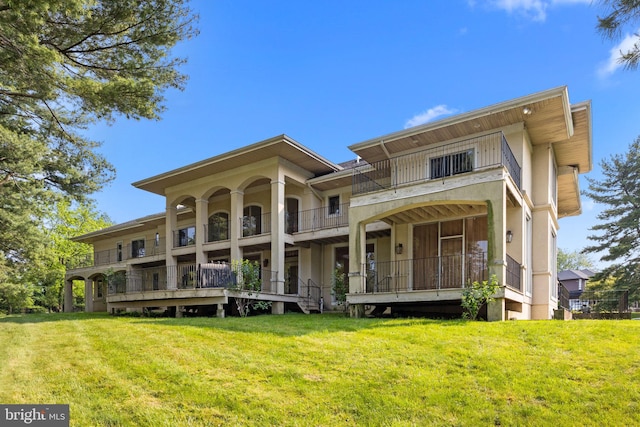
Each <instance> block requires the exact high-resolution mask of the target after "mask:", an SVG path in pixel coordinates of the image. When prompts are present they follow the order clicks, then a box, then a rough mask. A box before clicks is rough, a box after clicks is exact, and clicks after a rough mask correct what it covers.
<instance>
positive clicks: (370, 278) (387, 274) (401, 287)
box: [363, 253, 487, 293]
mask: <svg viewBox="0 0 640 427" xmlns="http://www.w3.org/2000/svg"><path fill="white" fill-rule="evenodd" d="M363 269H364V271H365V272H366V277H367V281H366V292H367V293H378V292H409V291H421V290H434V289H458V288H463V287H464V286H465V285H466V284H468V283H472V282H475V281H482V280H486V279H487V254H486V253H474V254H466V255H450V256H440V257H429V258H420V259H409V260H400V261H388V262H377V263H368V264H365V265H364V267H363Z"/></svg>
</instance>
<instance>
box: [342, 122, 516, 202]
mask: <svg viewBox="0 0 640 427" xmlns="http://www.w3.org/2000/svg"><path fill="white" fill-rule="evenodd" d="M500 165H502V166H504V167H505V168H506V169H507V171H508V172H509V174H510V175H511V177H512V178H513V180H514V182H515V183H516V185H517V186H518V188H520V165H519V164H518V162H517V160H516V158H515V156H514V155H513V152H512V151H511V148H510V147H509V144H508V143H507V140H506V138H505V137H504V134H503V133H502V132H496V133H492V134H489V135H484V136H480V137H476V138H471V139H467V140H464V141H459V142H455V143H451V144H447V145H443V146H439V147H435V148H429V149H426V150H422V151H419V152H415V153H411V154H406V155H403V156H398V157H394V158H392V159H387V160H382V161H379V162H375V163H371V164H365V165H363V166H360V167H357V168H355V169H354V171H353V184H352V191H353V194H354V195H357V194H366V193H370V192H373V191H379V190H386V189H390V188H397V187H401V186H404V185H408V184H412V183H416V182H425V181H430V180H434V179H443V178H446V177H449V176H454V175H460V174H465V173H471V172H476V171H480V170H484V169H488V168H491V167H495V166H500Z"/></svg>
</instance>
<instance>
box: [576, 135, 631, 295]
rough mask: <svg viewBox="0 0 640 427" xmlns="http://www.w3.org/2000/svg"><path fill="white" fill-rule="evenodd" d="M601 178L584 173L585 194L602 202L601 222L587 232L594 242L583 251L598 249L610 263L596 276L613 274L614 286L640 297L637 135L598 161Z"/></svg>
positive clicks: (599, 218)
mask: <svg viewBox="0 0 640 427" xmlns="http://www.w3.org/2000/svg"><path fill="white" fill-rule="evenodd" d="M600 166H601V168H602V175H603V178H602V179H594V178H589V177H587V180H588V181H589V188H588V189H587V190H585V191H584V194H586V195H587V196H589V197H590V198H591V199H592V200H593V201H595V202H596V203H598V204H600V205H602V206H604V209H603V210H602V212H600V213H599V214H598V216H597V219H598V220H599V221H600V223H598V224H596V225H595V226H593V227H592V228H591V231H593V232H595V233H594V234H591V235H589V236H588V238H589V240H591V241H593V242H594V244H593V245H591V246H588V247H586V248H585V249H584V251H583V252H585V253H598V254H600V260H601V261H605V262H607V263H610V264H609V265H608V266H607V267H605V268H604V269H603V270H602V271H601V272H600V273H599V274H597V275H596V277H595V280H602V279H604V278H607V277H615V278H616V286H615V287H616V288H629V289H630V291H631V292H630V299H632V300H638V298H639V297H640V292H639V291H640V137H638V138H637V139H636V140H635V141H634V142H633V143H632V144H631V145H630V146H629V150H628V151H627V152H626V153H624V154H615V155H612V156H611V157H610V158H609V159H604V160H602V162H601V163H600Z"/></svg>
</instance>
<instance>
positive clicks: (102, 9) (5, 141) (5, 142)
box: [0, 0, 197, 268]
mask: <svg viewBox="0 0 640 427" xmlns="http://www.w3.org/2000/svg"><path fill="white" fill-rule="evenodd" d="M187 2H188V0H148V1H136V0H0V206H1V207H2V208H1V209H0V257H2V258H4V262H5V264H6V266H7V268H19V266H20V265H21V264H24V263H26V261H27V260H30V259H33V258H34V254H35V253H37V252H39V251H40V250H41V248H42V242H43V236H42V234H41V232H40V231H39V230H40V228H39V224H40V223H41V222H42V221H43V220H44V218H45V217H46V211H47V209H48V207H50V206H51V205H53V204H54V203H56V202H57V201H59V200H60V199H62V198H72V199H75V200H83V199H84V198H86V197H87V196H88V195H90V194H91V193H93V192H95V191H97V190H99V189H100V188H101V187H102V186H103V185H104V184H105V183H107V182H108V181H110V180H111V179H112V178H113V175H114V169H113V167H112V166H111V165H110V164H109V163H108V162H107V160H106V159H105V158H103V157H102V156H101V155H100V154H98V153H97V152H96V151H95V150H96V148H97V147H99V145H100V144H99V143H98V142H96V141H92V140H89V139H87V138H85V137H83V136H82V131H83V130H84V129H86V128H87V127H88V126H89V125H91V124H93V123H95V122H97V121H101V120H102V121H106V122H108V123H111V122H113V120H115V118H116V117H118V116H125V117H127V118H133V119H141V118H147V119H158V118H159V116H160V113H161V112H162V111H163V110H164V106H163V105H162V103H163V101H164V97H163V93H164V92H165V91H166V90H167V89H169V88H176V89H182V88H183V87H184V84H185V81H186V76H184V75H183V74H181V73H179V72H178V71H177V67H178V66H179V65H180V64H182V63H183V60H182V59H180V58H174V57H172V56H171V55H170V53H171V48H172V47H173V46H174V45H175V44H176V43H177V42H179V41H181V40H184V39H186V38H189V37H191V36H193V35H195V34H196V32H197V31H196V30H195V29H194V27H193V24H194V22H195V21H196V19H197V16H195V15H192V13H191V11H190V10H189V8H188V7H187V6H186V3H187Z"/></svg>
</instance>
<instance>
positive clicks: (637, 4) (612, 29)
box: [596, 0, 640, 70]
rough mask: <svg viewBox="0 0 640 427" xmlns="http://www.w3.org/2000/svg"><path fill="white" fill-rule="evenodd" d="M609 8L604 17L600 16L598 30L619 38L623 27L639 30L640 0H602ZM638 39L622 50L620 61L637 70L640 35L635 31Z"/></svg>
mask: <svg viewBox="0 0 640 427" xmlns="http://www.w3.org/2000/svg"><path fill="white" fill-rule="evenodd" d="M600 3H601V4H603V5H604V6H605V7H606V8H607V14H606V15H605V16H604V17H598V25H597V27H596V28H597V30H598V31H599V32H600V34H602V35H603V36H604V37H606V38H608V39H614V40H615V39H619V38H620V37H621V36H622V30H623V28H629V27H631V30H632V31H634V32H635V31H637V25H636V26H633V25H634V24H637V21H638V20H639V18H640V1H638V0H600ZM635 38H636V41H635V43H634V44H633V46H632V47H631V48H630V49H629V50H628V51H626V52H622V51H621V52H620V59H619V61H620V63H621V64H623V66H624V68H627V69H631V70H635V69H636V68H638V61H640V36H639V35H638V34H637V32H636V33H635Z"/></svg>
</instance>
